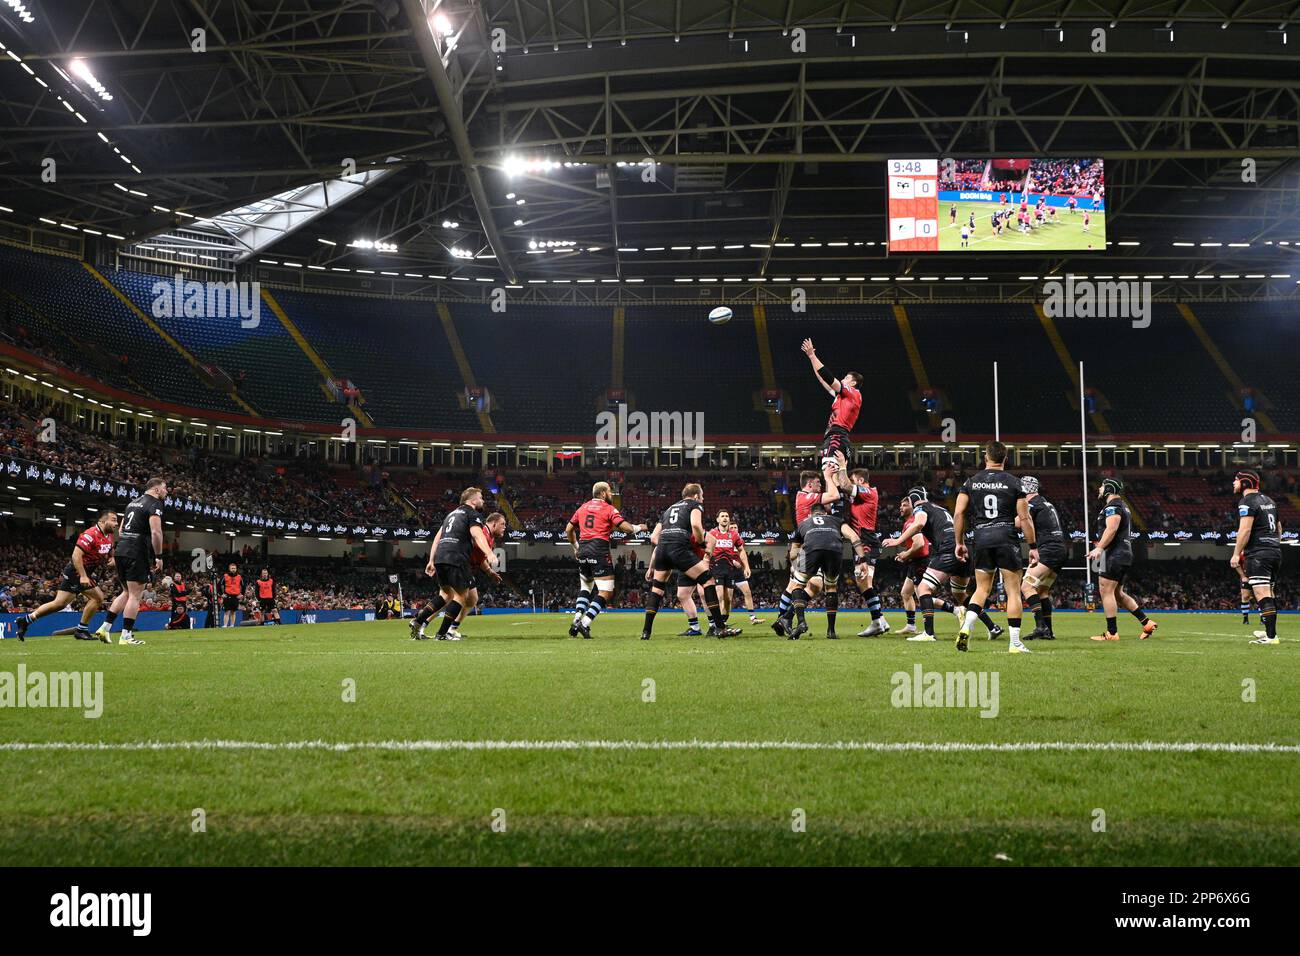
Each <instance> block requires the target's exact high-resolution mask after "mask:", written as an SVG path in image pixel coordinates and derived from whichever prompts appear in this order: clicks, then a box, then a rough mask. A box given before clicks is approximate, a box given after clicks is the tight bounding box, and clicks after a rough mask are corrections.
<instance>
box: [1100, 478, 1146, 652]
mask: <svg viewBox="0 0 1300 956" xmlns="http://www.w3.org/2000/svg"><path fill="white" fill-rule="evenodd" d="M1123 491H1124V482H1122V481H1120V480H1119V479H1118V478H1107V479H1106V480H1105V481H1103V482H1102V483H1101V488H1100V489H1099V493H1098V497H1099V498H1102V499H1103V502H1102V506H1101V514H1099V515H1097V527H1099V528H1101V529H1102V530H1101V538H1100V539H1099V540H1098V541H1097V544H1096V547H1094V548H1093V549H1092V550H1091V551H1089V552H1088V560H1089V561H1096V562H1097V576H1098V579H1099V581H1100V588H1101V606H1102V608H1103V609H1104V610H1105V612H1106V632H1105V633H1104V634H1095V635H1093V638H1092V639H1093V640H1094V641H1118V640H1119V626H1118V624H1117V618H1118V616H1119V605H1120V604H1123V605H1124V608H1125V610H1127V611H1128V612H1129V613H1130V614H1132V615H1133V616H1134V617H1135V618H1137V619H1138V622H1139V623H1140V624H1141V625H1142V633H1141V634H1140V635H1139V636H1140V637H1141V638H1142V640H1144V641H1145V640H1146V639H1147V638H1148V637H1150V636H1151V635H1152V634H1154V633H1155V630H1156V624H1155V622H1154V621H1151V620H1149V619H1148V618H1147V616H1146V613H1145V612H1144V611H1143V610H1142V608H1141V606H1140V605H1139V604H1138V602H1137V601H1135V600H1133V598H1131V597H1129V595H1128V594H1127V592H1125V590H1124V578H1125V577H1126V576H1127V575H1128V569H1129V567H1131V566H1132V564H1133V542H1132V540H1131V539H1130V537H1129V529H1130V528H1132V527H1133V518H1132V516H1131V515H1130V514H1129V510H1128V505H1126V504H1125V503H1124V499H1123V498H1121V497H1120V495H1121V494H1122V493H1123Z"/></svg>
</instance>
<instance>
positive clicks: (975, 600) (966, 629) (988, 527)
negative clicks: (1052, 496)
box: [954, 441, 1038, 654]
mask: <svg viewBox="0 0 1300 956" xmlns="http://www.w3.org/2000/svg"><path fill="white" fill-rule="evenodd" d="M1006 460H1007V446H1006V445H1004V444H1002V442H1000V441H993V442H989V444H988V446H987V447H986V448H985V450H984V469H983V470H982V471H979V472H977V473H976V474H974V475H972V476H971V477H970V478H968V479H966V483H965V484H964V485H962V486H961V491H960V492H958V493H957V505H956V514H955V516H954V518H955V524H956V536H957V538H958V544H957V549H956V551H957V559H958V560H959V561H965V560H966V557H967V554H968V553H970V552H969V551H968V549H967V547H966V542H965V540H964V537H963V536H964V533H965V527H966V512H967V510H968V509H970V508H971V506H972V505H974V508H973V511H974V520H973V521H972V522H971V523H972V525H973V527H974V531H975V537H974V542H973V543H974V552H973V556H974V563H975V594H974V597H972V598H971V601H970V603H969V604H967V605H966V621H965V623H963V624H962V627H961V630H959V631H958V632H957V642H956V647H957V650H959V651H965V650H966V647H967V643H968V642H969V640H970V629H971V627H973V626H974V624H975V621H976V620H978V619H979V612H980V611H981V610H983V609H984V604H985V602H986V601H987V600H988V598H989V594H990V592H992V590H993V582H994V576H995V575H996V574H998V572H1001V577H1002V583H1003V586H1004V587H1005V588H1006V593H1007V631H1008V633H1009V634H1010V638H1011V642H1010V644H1009V646H1008V647H1007V650H1008V651H1010V652H1011V653H1012V654H1028V653H1029V648H1027V647H1025V645H1024V643H1023V642H1022V641H1021V640H1020V614H1021V610H1022V605H1021V598H1020V569H1021V566H1022V565H1021V558H1020V541H1019V539H1018V538H1017V537H1016V524H1017V522H1016V519H1017V517H1018V518H1019V519H1020V522H1019V524H1020V527H1021V529H1022V530H1023V532H1024V535H1025V540H1026V541H1027V542H1028V543H1029V562H1030V564H1034V563H1036V562H1037V561H1038V546H1037V538H1035V536H1034V524H1033V521H1031V520H1030V517H1029V506H1028V504H1026V502H1025V492H1024V489H1023V488H1022V487H1021V484H1020V479H1019V478H1017V477H1016V476H1015V475H1012V474H1009V473H1008V472H1007V471H1006V469H1005V463H1006Z"/></svg>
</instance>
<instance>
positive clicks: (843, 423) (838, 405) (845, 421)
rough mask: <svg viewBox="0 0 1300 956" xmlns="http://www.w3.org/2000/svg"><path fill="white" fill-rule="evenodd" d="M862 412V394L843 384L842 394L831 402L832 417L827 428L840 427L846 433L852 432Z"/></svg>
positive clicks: (841, 384) (827, 423)
mask: <svg viewBox="0 0 1300 956" xmlns="http://www.w3.org/2000/svg"><path fill="white" fill-rule="evenodd" d="M860 411H862V393H861V392H859V391H858V390H857V389H856V388H853V387H851V386H849V385H845V384H844V383H843V382H841V383H840V393H839V394H838V395H836V396H835V401H833V402H831V417H830V419H829V420H828V421H827V422H826V427H827V428H836V427H839V428H843V429H844V430H845V431H846V432H851V431H853V426H854V425H855V424H857V421H858V412H860Z"/></svg>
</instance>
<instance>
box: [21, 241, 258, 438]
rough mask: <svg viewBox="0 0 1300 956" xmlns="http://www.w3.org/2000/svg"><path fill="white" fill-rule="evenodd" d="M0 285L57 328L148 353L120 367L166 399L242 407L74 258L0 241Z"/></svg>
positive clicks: (103, 346) (104, 346)
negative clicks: (143, 363)
mask: <svg viewBox="0 0 1300 956" xmlns="http://www.w3.org/2000/svg"><path fill="white" fill-rule="evenodd" d="M0 285H2V286H3V287H4V288H5V289H6V290H8V292H9V293H10V294H11V295H13V296H15V297H17V298H18V299H20V300H21V301H22V302H24V303H26V304H27V305H28V306H29V307H30V308H31V309H32V310H34V311H36V312H39V313H41V314H42V315H45V316H46V317H47V318H48V319H49V320H50V322H52V323H56V324H57V325H58V326H59V327H60V328H62V329H63V330H64V331H65V333H66V337H67V338H68V339H71V340H75V341H77V342H80V343H87V344H90V343H93V346H92V347H95V348H98V349H99V350H100V351H101V353H106V354H108V355H111V356H114V357H118V358H120V357H122V356H130V355H148V356H149V357H150V361H149V367H148V368H147V369H142V368H139V367H138V364H139V363H138V362H137V363H136V365H134V366H133V365H131V364H130V363H129V362H128V363H126V364H125V365H124V372H125V373H126V374H127V375H129V376H130V377H131V378H132V379H133V380H135V381H137V382H139V383H140V385H141V386H143V387H144V388H145V389H147V390H148V391H149V393H150V394H153V395H154V396H155V397H157V398H160V399H164V400H166V401H171V402H177V403H180V404H183V405H190V406H194V407H196V408H211V409H215V410H217V411H223V412H241V411H242V409H240V408H239V407H238V405H236V404H235V403H234V402H233V401H231V399H230V398H229V397H228V396H227V395H225V394H224V393H222V392H220V391H217V390H216V389H214V388H212V387H211V386H209V385H207V384H205V383H204V382H203V381H202V380H201V379H200V378H199V376H198V373H197V372H195V370H194V369H193V368H191V366H190V365H189V364H188V363H186V361H185V360H184V359H183V358H182V357H181V356H180V355H179V354H178V353H177V352H176V351H175V350H173V349H172V348H171V346H169V345H168V344H167V343H166V342H165V341H163V340H162V339H160V338H159V337H158V335H157V334H156V333H155V332H154V331H153V330H152V329H150V328H149V327H148V326H147V325H145V324H144V323H143V322H141V321H140V319H139V317H138V316H136V315H135V313H134V312H132V311H131V310H130V309H128V308H127V307H126V306H125V305H124V304H123V303H122V302H121V301H119V300H118V299H117V297H116V296H114V295H113V293H112V292H111V291H109V290H108V289H106V288H104V286H103V284H102V283H101V282H99V281H98V280H97V279H95V278H94V277H93V276H92V275H91V274H90V273H89V272H87V271H86V270H85V268H83V267H82V265H81V264H80V263H79V262H76V261H75V260H71V259H65V258H61V257H57V256H44V255H38V254H36V253H32V252H27V251H25V250H22V249H15V248H13V247H10V246H5V245H3V244H0Z"/></svg>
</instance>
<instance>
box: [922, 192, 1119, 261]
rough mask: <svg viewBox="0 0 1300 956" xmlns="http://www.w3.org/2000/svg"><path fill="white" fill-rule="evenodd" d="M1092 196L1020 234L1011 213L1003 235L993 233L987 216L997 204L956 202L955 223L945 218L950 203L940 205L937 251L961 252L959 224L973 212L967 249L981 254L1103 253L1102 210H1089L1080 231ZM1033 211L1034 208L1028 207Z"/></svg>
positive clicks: (1016, 206) (1103, 225)
mask: <svg viewBox="0 0 1300 956" xmlns="http://www.w3.org/2000/svg"><path fill="white" fill-rule="evenodd" d="M1091 205H1092V200H1091V199H1084V200H1080V206H1079V208H1078V209H1077V210H1075V212H1074V213H1072V214H1071V213H1069V212H1067V211H1066V210H1065V209H1064V208H1060V209H1057V210H1056V218H1057V222H1048V223H1047V224H1046V225H1044V226H1042V227H1039V228H1036V229H1033V230H1032V231H1031V232H1029V233H1028V234H1023V233H1021V232H1020V230H1019V229H1018V228H1017V227H1016V225H1015V218H1014V215H1013V217H1012V220H1011V222H1010V223H1008V224H1007V225H1006V226H1004V227H1003V229H1002V235H1000V236H995V235H993V230H992V228H991V225H990V223H989V217H990V216H992V215H993V210H994V209H995V208H997V204H996V203H992V204H990V203H983V202H959V203H957V224H956V225H955V226H954V225H952V223H951V220H949V218H948V210H949V208H950V207H951V206H952V203H940V204H939V251H940V252H960V251H962V248H963V247H962V244H961V226H962V223H965V222H969V221H970V214H971V213H972V212H973V213H975V235H974V236H972V237H971V241H970V246H969V247H967V251H970V252H978V253H980V254H984V253H987V252H1024V251H1026V250H1027V251H1030V252H1046V251H1048V250H1057V249H1059V250H1065V251H1073V250H1087V249H1094V250H1098V251H1102V252H1104V251H1105V250H1106V214H1105V213H1104V212H1094V213H1092V222H1091V224H1090V225H1089V227H1088V231H1087V232H1084V231H1083V210H1084V209H1088V208H1090V207H1091ZM1008 208H1012V211H1013V213H1014V212H1016V211H1018V210H1019V208H1020V207H1019V205H1018V204H1016V205H1015V206H1014V207H1012V206H1009V207H1008ZM1030 212H1031V213H1032V212H1033V207H1032V206H1031V207H1030Z"/></svg>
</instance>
